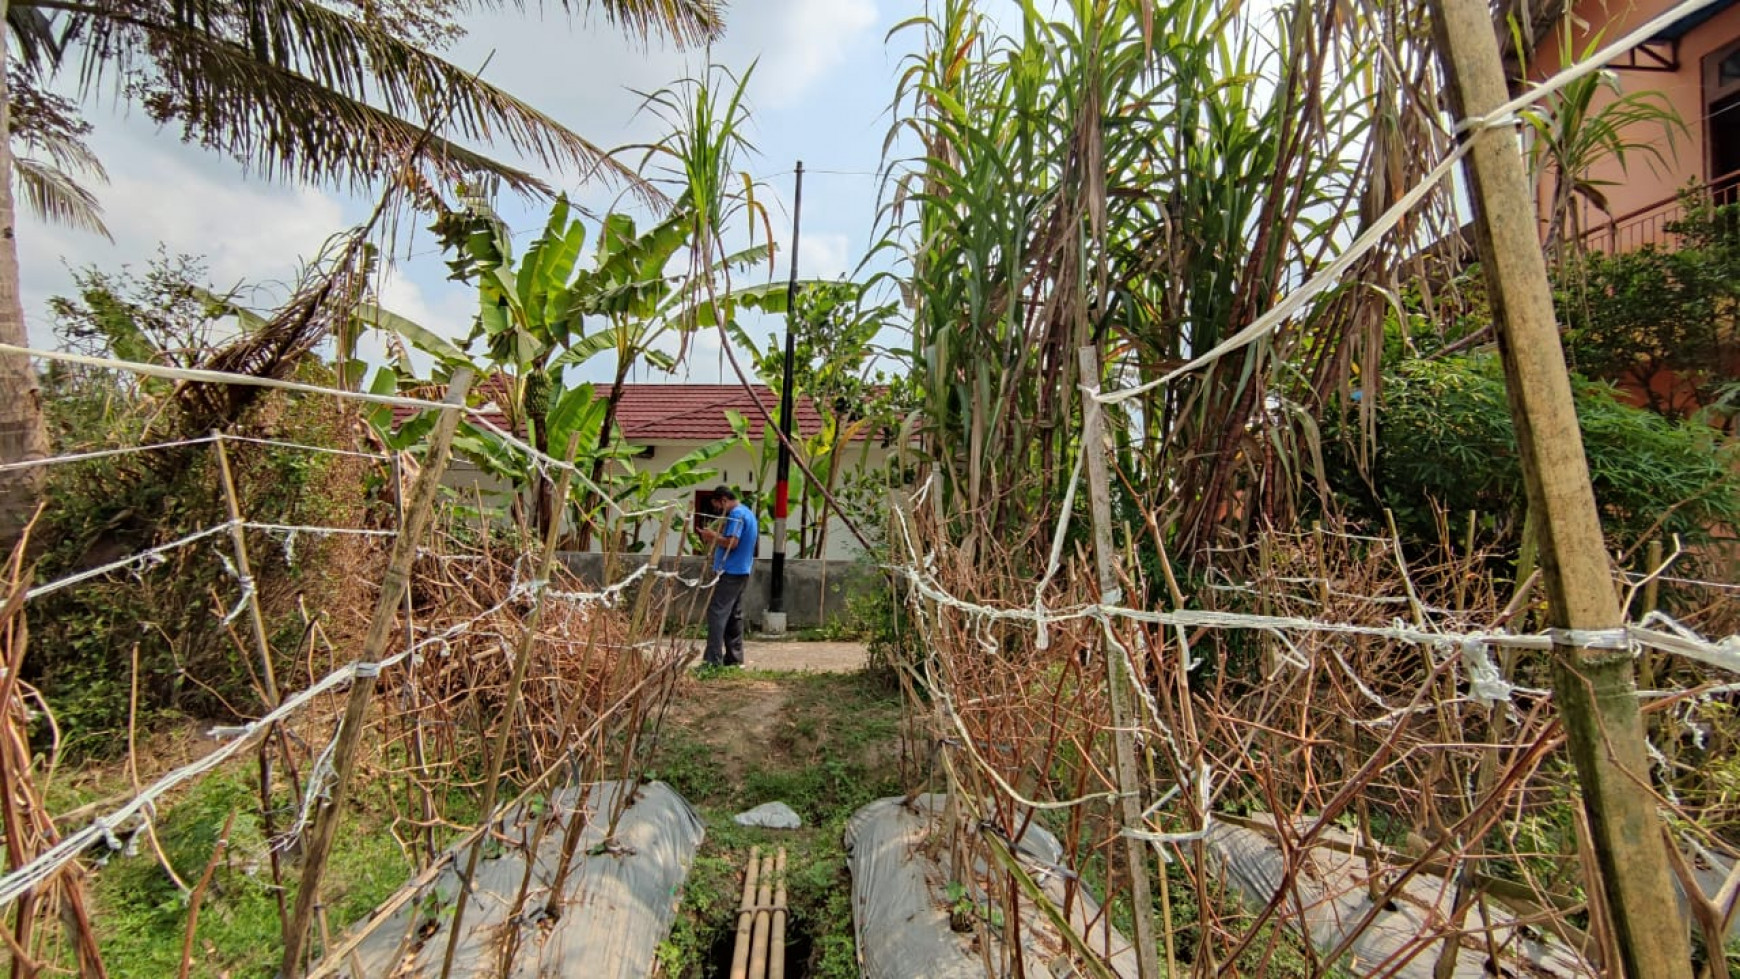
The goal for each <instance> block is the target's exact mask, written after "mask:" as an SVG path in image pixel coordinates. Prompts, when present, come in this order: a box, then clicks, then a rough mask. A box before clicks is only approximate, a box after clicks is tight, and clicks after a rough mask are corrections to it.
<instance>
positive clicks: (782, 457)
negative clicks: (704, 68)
mask: <svg viewBox="0 0 1740 979" xmlns="http://www.w3.org/2000/svg"><path fill="white" fill-rule="evenodd" d="M803 206H804V162H803V161H802V160H799V161H798V165H797V190H796V193H795V194H794V195H793V197H792V205H791V280H790V281H789V282H788V283H787V284H786V289H785V374H784V381H783V382H782V383H781V384H780V388H779V430H780V431H781V432H782V433H784V437H783V438H781V439H780V440H779V461H778V463H777V464H776V467H775V469H774V479H775V484H774V491H773V568H772V571H773V574H772V575H771V576H770V580H769V582H768V588H767V610H768V612H770V613H773V614H775V615H778V616H779V620H778V623H779V630H778V631H780V632H783V631H784V630H785V536H786V534H785V521H786V514H787V513H788V511H789V509H790V504H791V482H790V480H791V439H792V416H793V415H794V414H796V412H795V411H794V410H793V407H792V401H793V398H792V379H791V372H792V361H793V360H795V359H796V357H797V350H796V341H795V340H793V338H792V328H791V320H792V317H793V316H795V315H797V292H798V216H799V215H800V214H802V213H803ZM768 631H769V632H773V631H775V630H773V629H771V628H770V629H769V630H768Z"/></svg>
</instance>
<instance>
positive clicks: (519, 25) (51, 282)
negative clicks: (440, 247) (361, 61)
mask: <svg viewBox="0 0 1740 979" xmlns="http://www.w3.org/2000/svg"><path fill="white" fill-rule="evenodd" d="M918 8H919V5H918V4H916V3H912V2H903V3H898V4H897V3H893V2H889V0H881V2H878V0H826V2H816V0H738V2H737V3H735V4H732V6H731V8H730V9H729V11H728V13H727V31H726V36H725V37H724V39H722V40H721V41H720V42H718V43H717V44H715V45H714V47H713V49H712V51H711V52H710V53H709V52H701V51H687V52H682V51H676V50H674V49H671V48H669V47H667V46H661V45H657V44H654V45H652V46H650V47H645V46H642V45H641V44H640V43H639V42H636V41H631V40H628V39H626V38H624V37H623V36H622V35H620V34H618V33H616V32H615V31H614V30H613V29H612V28H610V27H609V26H608V24H606V23H604V22H602V20H601V19H600V18H598V17H596V16H588V15H586V14H583V13H582V14H576V15H573V16H569V15H565V14H563V13H562V12H561V10H560V9H559V8H555V7H551V8H548V9H546V10H545V12H544V14H543V15H542V16H541V17H540V16H538V15H536V14H526V15H517V14H510V13H495V14H491V15H488V16H479V17H475V18H473V19H472V20H471V22H470V23H468V24H467V27H468V29H469V35H468V36H467V37H466V38H465V39H464V40H463V41H461V42H460V43H459V44H457V45H455V46H454V47H452V48H451V49H450V50H448V51H447V52H445V55H446V57H448V58H449V60H451V61H453V62H454V63H456V64H458V65H460V66H462V67H468V68H470V67H476V66H478V65H482V64H483V63H484V61H485V60H486V58H487V59H489V65H488V69H487V71H486V72H485V77H486V78H487V79H488V80H490V81H491V82H493V83H494V84H496V85H498V86H500V87H502V88H504V89H506V90H507V91H509V92H512V93H513V94H515V95H517V96H519V97H520V98H522V99H524V100H526V101H527V102H530V103H531V104H532V105H535V106H537V107H538V108H539V109H541V110H543V111H544V112H546V113H548V114H549V115H551V116H553V117H554V118H556V119H557V120H559V121H560V122H562V123H563V124H565V125H567V126H568V127H569V128H571V129H574V130H575V131H577V132H579V133H581V134H583V135H585V136H586V137H587V138H589V139H591V140H592V141H593V142H594V143H596V144H598V145H601V146H606V147H610V146H618V145H624V144H630V143H637V142H643V141H646V140H649V139H653V138H656V137H657V136H658V135H659V134H660V131H661V125H660V123H659V121H658V120H657V119H656V118H654V117H652V116H649V115H647V114H645V113H639V112H637V109H638V107H639V105H640V101H641V100H640V97H639V96H638V95H636V94H634V91H635V90H639V91H650V90H653V89H657V88H660V87H662V86H665V85H667V84H669V83H671V82H673V81H674V80H676V79H678V78H681V77H683V76H685V75H688V74H693V73H697V72H698V71H699V70H700V68H701V67H702V66H704V65H705V64H706V62H707V59H708V58H709V56H710V57H711V60H712V61H713V62H714V63H716V64H720V65H725V66H727V67H729V68H731V69H732V70H734V71H739V72H741V71H742V70H744V69H746V68H747V67H748V66H749V65H750V63H751V62H752V61H755V62H757V67H756V69H755V75H754V77H753V79H752V81H751V84H750V89H749V97H750V100H751V102H752V105H753V110H754V125H753V129H752V131H751V138H752V140H753V141H754V143H755V144H756V147H757V149H758V151H759V153H758V154H757V155H755V156H752V157H750V158H748V159H747V160H745V161H743V163H744V164H745V166H746V167H747V169H748V170H749V171H750V173H751V174H752V175H754V176H756V177H757V178H759V179H761V181H762V182H763V184H764V186H763V188H762V189H761V191H760V194H761V195H762V198H763V200H764V201H765V202H766V203H767V205H768V208H769V212H770V216H771V219H772V221H773V223H774V226H775V234H776V237H777V238H778V239H779V240H780V242H781V244H782V245H783V244H784V242H785V240H786V239H787V238H788V237H789V236H790V224H791V218H790V213H789V206H790V200H791V192H792V177H791V169H792V166H793V163H794V162H795V161H797V160H799V159H802V160H803V161H804V165H805V168H806V170H807V171H809V172H808V173H807V174H806V177H805V184H804V202H803V238H802V242H801V246H800V260H801V266H800V269H801V274H802V275H804V276H806V277H810V276H816V277H824V276H826V277H832V276H838V275H841V274H844V273H847V272H849V271H850V270H851V269H852V268H853V267H854V266H855V265H856V264H857V261H858V259H859V258H860V257H861V256H862V254H863V252H864V250H865V248H866V247H867V245H868V243H869V241H870V237H871V234H872V232H873V228H874V224H875V218H876V215H875V205H876V199H877V191H878V187H879V184H878V182H877V180H876V179H875V177H874V176H873V173H874V171H875V170H876V169H877V167H878V166H879V164H880V163H881V153H882V144H883V140H884V138H885V136H886V135H887V132H888V127H889V117H888V112H887V109H888V102H889V99H890V98H891V97H892V95H893V88H894V81H895V77H896V75H897V73H898V71H899V67H900V65H899V63H900V59H901V55H902V53H903V52H904V50H905V49H906V48H908V47H909V46H910V45H912V44H915V43H917V35H915V34H914V35H904V36H902V37H901V38H897V40H896V41H895V42H894V43H893V44H892V45H891V44H885V43H884V36H885V35H886V34H887V32H888V31H889V29H890V28H891V27H893V25H894V24H896V23H898V22H899V21H901V20H904V19H905V18H907V17H910V16H912V15H913V14H914V13H916V12H918ZM907 37H910V38H911V40H907V39H906V38H907ZM491 52H493V57H491ZM87 112H88V114H89V118H90V119H91V121H92V122H93V123H94V124H95V126H96V132H95V134H94V136H93V139H92V144H93V147H94V148H95V149H96V151H97V152H98V154H99V155H100V156H101V157H102V159H103V160H104V162H105V163H106V165H107V166H108V168H109V171H110V175H111V178H112V179H111V183H110V184H109V186H107V187H101V188H98V189H97V190H98V195H99V197H100V199H101V202H102V204H103V207H104V211H105V219H106V221H107V222H108V225H109V227H110V230H111V231H112V232H113V233H114V235H115V242H114V243H113V244H111V243H110V242H108V241H106V240H104V239H102V238H101V237H97V236H93V235H90V234H86V233H81V232H77V231H72V230H68V229H64V228H56V227H52V226H47V225H44V224H42V223H41V222H38V221H36V220H35V219H34V218H31V217H29V216H21V217H20V228H19V242H20V257H21V260H22V269H23V286H24V290H23V291H24V302H25V315H26V320H27V321H28V322H29V324H30V327H31V335H32V340H33V342H34V343H36V344H39V345H42V344H47V343H49V342H50V341H51V335H50V319H49V317H48V314H47V311H46V307H45V302H46V300H47V299H48V298H49V297H50V296H53V295H57V294H65V293H67V292H68V291H69V289H70V285H71V278H70V275H69V273H68V271H67V269H68V268H69V267H80V266H83V265H87V264H93V263H94V264H96V265H98V266H100V267H103V268H106V269H113V268H117V267H119V266H121V265H124V264H131V265H134V266H136V267H142V266H143V265H144V264H145V263H146V262H147V261H148V260H149V259H150V257H151V256H152V255H153V254H154V253H155V251H156V250H157V248H158V247H159V245H160V244H161V245H162V246H164V247H166V248H168V249H169V250H171V251H174V252H187V253H190V254H195V255H202V256H205V257H206V258H207V259H208V261H209V264H210V269H211V277H212V279H213V282H214V284H216V285H218V286H219V287H228V286H230V285H232V284H235V283H239V282H247V283H251V284H254V285H256V286H258V287H259V288H258V292H257V293H256V295H255V297H254V303H255V304H256V305H260V306H270V305H271V304H272V303H273V302H274V301H275V300H277V299H280V298H282V296H283V295H284V294H285V293H286V292H287V290H288V284H289V283H290V282H291V280H293V278H294V276H295V274H296V271H297V269H298V268H299V267H300V266H301V264H302V263H304V262H306V261H307V260H309V259H310V258H312V257H313V256H314V255H315V254H316V253H317V252H318V250H319V248H320V245H321V243H322V242H323V241H325V240H326V239H327V238H328V237H329V236H331V235H332V234H334V233H337V232H339V231H342V230H344V229H345V228H347V227H349V226H351V225H353V224H355V223H358V222H360V221H361V220H362V219H363V218H364V217H365V216H366V214H367V212H368V210H369V209H370V207H371V205H372V198H370V197H367V196H361V195H352V194H347V193H344V192H339V191H334V190H330V189H326V188H320V187H311V186H301V185H293V184H283V183H272V182H267V181H263V180H260V179H257V178H254V177H251V176H249V175H248V174H247V173H245V172H244V170H243V169H242V168H241V167H240V166H239V165H237V164H236V163H234V162H233V161H230V160H229V159H227V158H225V157H221V156H218V155H216V154H212V153H208V152H205V151H203V150H199V149H197V148H194V147H189V146H184V145H182V144H181V143H180V141H179V139H178V138H177V136H176V134H175V133H174V132H172V131H159V130H157V129H156V127H154V126H152V125H151V124H150V122H149V121H148V120H146V119H144V118H142V114H140V113H137V112H133V113H131V114H128V113H127V112H126V110H125V108H124V107H122V108H120V109H119V110H117V108H116V107H114V106H113V105H112V104H111V103H110V102H109V101H108V100H105V101H104V103H103V104H101V105H98V106H87ZM547 176H548V178H549V179H550V181H551V182H552V183H553V184H554V185H555V186H557V187H559V188H562V189H565V190H567V191H568V192H569V193H570V194H571V195H572V196H573V197H574V198H575V199H576V200H577V201H578V202H580V203H582V204H584V205H585V206H587V207H590V208H592V209H593V210H595V211H602V210H604V209H605V208H608V207H609V206H611V204H612V203H613V202H614V201H615V200H616V194H615V193H614V192H613V191H612V190H611V189H610V188H606V187H597V186H593V187H586V186H580V185H579V184H578V183H577V182H576V178H575V177H574V175H572V174H547ZM503 205H504V206H503V210H504V214H505V216H506V217H507V218H508V220H509V223H510V224H511V225H512V226H513V227H514V229H515V230H516V231H528V232H531V231H535V230H536V229H537V228H539V227H541V226H542V221H543V217H544V215H545V213H546V210H545V208H544V205H542V204H533V205H530V206H526V205H521V204H519V203H518V202H515V201H512V200H508V201H504V202H503ZM521 240H522V241H524V240H526V238H525V237H522V238H521ZM739 240H743V239H739ZM407 250H408V252H409V254H410V256H411V257H410V258H409V259H404V258H401V261H400V262H399V263H398V265H397V266H396V268H395V270H394V273H393V274H392V275H391V276H390V277H389V278H388V279H387V280H386V281H385V283H384V288H383V302H384V303H385V304H386V305H387V306H388V307H390V308H392V309H395V310H396V311H398V312H400V313H403V314H405V315H408V316H411V317H412V318H413V319H416V320H419V321H421V322H423V323H425V324H428V325H432V326H435V327H437V328H441V329H443V330H444V331H445V332H449V333H454V334H460V333H463V332H464V331H465V329H466V328H467V327H468V325H469V321H470V315H471V308H472V298H471V293H470V291H469V290H468V289H466V288H464V287H463V286H460V285H459V284H457V283H450V282H447V281H446V280H445V276H446V267H445V265H444V264H443V261H442V256H441V255H440V254H439V253H438V252H437V251H436V250H435V248H434V245H433V243H432V241H431V240H430V239H429V237H428V236H427V234H424V233H422V232H421V231H419V232H418V233H417V234H416V235H415V237H414V238H413V239H412V241H411V242H410V243H409V247H408V249H407V248H406V247H405V244H404V243H403V242H401V248H400V254H401V256H403V255H405V254H406V252H407ZM783 256H784V253H783V252H782V257H781V258H780V259H779V262H778V268H777V270H776V271H775V272H774V275H775V277H776V278H779V279H783V278H784V276H785V274H786V264H785V262H786V260H785V258H784V257H783ZM757 278H760V276H758V277H757ZM740 281H741V280H740ZM766 329H767V327H766V326H763V327H761V328H759V329H755V330H754V332H756V333H765V331H766ZM604 366H605V365H598V370H599V371H602V370H603V369H604ZM720 368H721V363H720V356H719V353H718V347H717V342H716V340H714V338H712V337H710V336H709V337H706V338H703V339H702V341H701V342H700V343H699V344H698V345H697V349H696V351H695V352H694V354H693V355H692V357H691V363H690V366H689V372H688V378H689V379H691V380H695V381H711V380H716V379H719V377H720ZM724 370H725V371H726V372H728V371H729V367H728V366H727V367H725V368H724ZM589 373H592V372H589ZM651 379H654V380H657V379H662V378H651Z"/></svg>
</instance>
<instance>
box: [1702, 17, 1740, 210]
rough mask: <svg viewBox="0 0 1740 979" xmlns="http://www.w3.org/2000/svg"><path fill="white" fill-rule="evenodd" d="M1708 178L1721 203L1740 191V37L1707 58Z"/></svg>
mask: <svg viewBox="0 0 1740 979" xmlns="http://www.w3.org/2000/svg"><path fill="white" fill-rule="evenodd" d="M1704 137H1705V138H1704V145H1705V147H1706V158H1705V161H1704V164H1705V173H1704V179H1705V180H1706V181H1707V182H1708V183H1709V184H1710V189H1711V191H1712V192H1713V193H1714V194H1715V195H1716V202H1717V203H1719V204H1731V203H1734V200H1735V195H1736V192H1737V191H1740V186H1737V184H1740V176H1737V175H1740V41H1734V42H1733V43H1731V44H1729V45H1728V46H1727V47H1724V48H1718V49H1717V50H1716V51H1714V52H1713V53H1711V54H1709V55H1708V56H1706V57H1705V58H1704Z"/></svg>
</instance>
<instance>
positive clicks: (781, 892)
mask: <svg viewBox="0 0 1740 979" xmlns="http://www.w3.org/2000/svg"><path fill="white" fill-rule="evenodd" d="M767 979H785V847H783V846H782V847H780V848H779V855H778V856H777V857H775V858H774V862H773V941H772V942H771V943H770V944H769V946H768V949H767Z"/></svg>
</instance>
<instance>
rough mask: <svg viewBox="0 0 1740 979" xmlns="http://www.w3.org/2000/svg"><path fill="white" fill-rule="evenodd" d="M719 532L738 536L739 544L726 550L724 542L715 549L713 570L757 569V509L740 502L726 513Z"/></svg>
mask: <svg viewBox="0 0 1740 979" xmlns="http://www.w3.org/2000/svg"><path fill="white" fill-rule="evenodd" d="M719 533H720V534H721V535H723V536H725V537H735V538H737V546H736V547H733V548H732V549H731V550H729V551H727V550H725V546H724V545H723V544H721V545H719V546H718V547H715V548H714V549H713V570H714V571H719V572H722V573H724V574H748V573H749V572H751V571H753V570H755V538H756V534H757V527H756V524H755V511H754V510H751V509H749V508H748V507H746V506H744V505H743V504H741V503H739V504H737V505H736V506H734V507H732V508H731V509H730V510H729V511H728V512H726V514H725V520H724V523H723V526H721V527H720V528H719Z"/></svg>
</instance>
